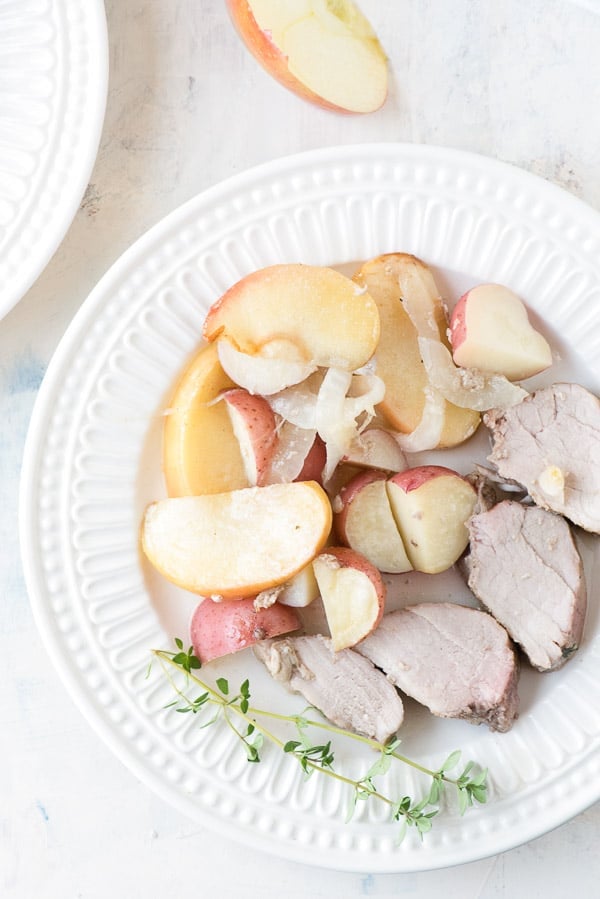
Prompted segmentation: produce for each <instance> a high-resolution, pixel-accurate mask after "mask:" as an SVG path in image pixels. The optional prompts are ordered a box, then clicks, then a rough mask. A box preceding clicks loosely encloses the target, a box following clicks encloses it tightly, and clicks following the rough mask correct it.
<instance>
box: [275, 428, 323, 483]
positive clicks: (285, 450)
mask: <svg viewBox="0 0 600 899" xmlns="http://www.w3.org/2000/svg"><path fill="white" fill-rule="evenodd" d="M316 435H317V432H316V429H313V430H309V429H307V428H297V427H296V426H295V425H294V424H292V423H291V422H289V421H284V422H283V423H282V426H281V428H280V429H279V442H278V444H277V450H276V451H275V455H274V456H273V459H272V460H271V466H270V468H269V473H268V475H267V479H266V483H267V484H289V483H291V482H292V481H295V480H296V478H297V477H298V475H299V474H300V472H301V471H302V467H303V465H304V462H305V461H306V457H307V456H308V454H309V452H310V450H311V447H312V445H313V443H314V442H315V437H316Z"/></svg>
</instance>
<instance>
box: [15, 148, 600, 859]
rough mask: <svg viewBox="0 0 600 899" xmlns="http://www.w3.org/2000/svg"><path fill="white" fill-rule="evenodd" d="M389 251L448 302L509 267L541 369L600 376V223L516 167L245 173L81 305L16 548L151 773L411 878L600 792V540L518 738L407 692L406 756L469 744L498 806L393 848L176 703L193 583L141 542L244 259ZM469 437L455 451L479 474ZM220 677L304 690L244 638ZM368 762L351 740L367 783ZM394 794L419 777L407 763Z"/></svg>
mask: <svg viewBox="0 0 600 899" xmlns="http://www.w3.org/2000/svg"><path fill="white" fill-rule="evenodd" d="M394 250H403V251H407V252H411V253H414V254H416V255H418V256H420V257H422V258H423V259H425V260H426V261H427V262H428V263H429V264H431V265H432V266H433V267H434V268H435V270H436V273H437V274H438V276H439V278H440V283H441V285H442V286H443V288H444V291H445V292H446V293H447V295H448V296H449V297H453V298H457V296H458V293H459V291H460V290H462V289H463V288H465V287H467V286H468V285H469V284H473V283H476V282H479V281H499V282H502V283H504V284H506V285H508V286H510V287H512V288H513V289H514V290H516V291H517V293H519V294H520V295H521V296H522V297H523V298H524V299H525V300H526V302H527V303H528V305H529V306H530V308H531V309H532V310H533V314H534V316H535V319H536V322H537V323H538V324H539V325H540V327H541V328H542V329H543V330H544V332H545V333H546V335H547V337H548V338H549V340H550V341H551V343H552V344H553V346H554V348H555V349H556V351H557V352H558V354H559V355H560V357H561V361H560V362H557V365H556V367H555V370H554V371H553V372H552V374H551V375H549V377H548V378H547V379H546V380H548V381H549V380H551V379H552V380H556V379H558V378H568V379H572V380H578V381H580V382H582V383H584V384H586V385H587V386H588V387H591V388H592V389H595V390H598V388H599V386H600V371H599V368H598V359H600V317H599V311H600V219H599V217H598V216H597V215H596V214H595V213H593V212H592V211H591V210H590V209H588V208H587V207H585V206H584V205H583V204H582V203H580V202H578V201H576V200H575V199H573V198H572V197H570V196H569V195H567V194H566V193H564V192H562V191H560V190H559V189H557V188H554V187H552V186H551V185H549V184H547V183H546V182H543V181H541V180H539V179H536V178H534V177H532V176H529V175H527V174H525V173H523V172H521V171H519V170H516V169H513V168H511V167H508V166H506V165H503V164H499V163H496V162H493V161H490V160H487V159H484V158H480V157H476V156H471V155H468V154H464V153H460V152H454V151H447V150H442V149H436V148H424V147H419V146H405V145H393V144H385V145H367V146H355V147H352V146H349V147H343V148H330V149H327V150H323V151H318V152H313V153H309V154H304V155H301V156H297V157H292V158H288V159H284V160H281V161H277V162H274V163H272V164H270V165H267V166H263V167H261V168H258V169H254V170H252V171H250V172H248V173H246V174H243V175H241V176H238V177H236V178H234V179H232V180H230V181H228V182H226V183H224V184H222V185H220V186H218V187H216V188H214V189H212V190H210V191H208V192H206V193H205V194H203V195H201V196H199V197H197V198H196V199H194V200H193V201H191V202H190V203H188V204H187V205H185V206H183V207H182V208H181V209H179V210H177V211H176V212H175V213H173V214H172V215H170V216H169V217H168V218H166V219H165V220H164V221H162V222H161V223H160V224H159V225H157V226H156V227H155V228H154V229H153V230H152V231H150V232H149V233H148V234H147V235H145V236H144V237H143V238H142V239H141V240H140V241H138V242H137V243H136V244H135V245H134V246H133V247H132V248H131V249H130V250H129V251H128V252H127V253H126V254H125V255H124V256H123V257H122V258H121V259H120V260H119V261H118V262H117V263H116V264H115V265H114V266H113V268H112V269H111V270H110V271H109V272H108V273H107V275H106V276H105V277H104V278H103V279H102V281H101V282H100V284H99V285H98V286H97V288H96V289H95V290H94V291H93V293H92V294H91V296H90V297H89V298H88V300H87V301H86V302H85V304H84V305H83V307H82V308H81V310H80V312H79V313H78V315H77V316H76V318H75V320H74V321H73V323H72V325H71V327H70V328H69V330H68V332H67V334H66V336H65V338H64V339H63V341H62V343H61V345H60V347H59V349H58V351H57V353H56V355H55V358H54V359H53V361H52V363H51V365H50V367H49V370H48V373H47V375H46V378H45V380H44V383H43V385H42V389H41V391H40V395H39V399H38V402H37V405H36V408H35V412H34V415H33V419H32V423H31V429H30V433H29V437H28V441H27V447H26V453H25V459H24V465H23V476H22V493H21V542H22V553H23V561H24V568H25V573H26V578H27V584H28V588H29V592H30V596H31V602H32V606H33V609H34V612H35V615H36V619H37V622H38V625H39V627H40V630H41V633H42V634H43V637H44V639H45V642H46V644H47V646H48V649H49V651H50V652H51V654H52V656H53V658H54V661H55V662H56V664H57V666H58V668H59V670H60V672H61V674H62V676H63V678H64V680H65V683H66V684H67V686H68V688H69V690H70V691H71V692H72V694H73V695H74V697H75V698H76V700H77V701H78V702H79V705H80V706H81V708H82V710H83V712H84V714H85V715H86V716H87V717H88V718H89V719H90V720H91V722H92V723H93V724H94V725H95V727H96V728H97V730H98V732H99V733H100V734H101V735H102V737H103V738H104V739H105V740H106V741H107V742H108V743H109V745H110V746H111V747H112V748H113V749H114V751H115V752H116V753H117V754H118V755H119V756H120V757H121V758H122V759H123V760H124V761H125V762H126V764H128V765H129V766H130V767H131V769H132V770H133V771H134V772H135V774H136V775H137V776H139V777H140V778H142V779H143V780H144V781H145V782H146V783H148V784H149V785H150V786H151V787H152V788H154V789H155V790H157V791H158V792H159V793H160V794H161V795H162V796H163V797H164V798H165V799H166V800H167V801H168V802H170V803H172V804H173V805H174V806H176V807H177V808H178V809H180V810H181V811H182V812H184V813H186V814H187V815H190V816H192V817H193V818H195V819H196V820H198V821H201V822H203V823H204V824H206V825H207V826H209V827H211V828H213V829H214V830H217V831H220V832H221V833H223V834H224V835H226V836H229V837H235V838H237V839H240V840H243V841H245V842H246V843H249V844H251V845H253V846H256V847H258V848H261V849H265V850H268V851H271V852H275V853H277V854H279V855H281V856H285V857H288V858H291V859H295V860H297V861H303V862H307V863H311V864H318V865H323V866H329V867H334V868H338V869H347V870H371V871H412V870H422V869H428V868H435V867H442V866H445V865H449V864H457V863H461V862H467V861H472V860H474V859H478V858H482V857H483V856H486V855H490V854H493V853H497V852H500V851H503V850H506V849H508V848H510V847H512V846H515V845H517V844H518V843H521V842H524V841H526V840H528V839H531V838H533V837H535V836H538V835H539V834H541V833H543V832H544V831H546V830H548V829H550V828H552V827H554V826H556V825H558V824H560V823H561V822H563V821H565V820H566V819H567V818H569V817H570V816H572V815H574V814H575V813H577V812H579V811H580V810H582V809H583V808H585V807H586V806H587V805H588V804H590V803H591V802H593V801H594V800H596V799H597V798H599V797H600V628H599V626H598V610H597V603H596V596H597V591H598V583H599V575H598V570H597V565H598V552H597V545H596V541H595V540H594V539H592V538H586V539H584V540H583V544H582V545H583V552H584V554H585V562H586V569H587V576H588V580H589V587H590V610H589V615H588V621H587V624H586V632H585V641H584V645H583V646H582V647H581V649H580V651H579V653H578V654H577V656H575V657H574V658H573V659H572V660H571V661H570V662H569V664H568V665H567V666H566V667H565V668H564V669H563V670H561V671H559V672H556V673H554V674H549V675H545V676H542V675H537V674H534V673H533V672H530V671H524V672H523V676H522V680H521V689H520V693H521V717H520V719H519V720H518V722H517V723H516V725H515V727H514V728H513V730H512V731H511V732H510V733H508V734H502V735H499V734H492V733H490V732H488V731H487V730H485V729H484V728H475V727H473V726H471V725H469V724H468V723H465V722H460V721H441V720H437V719H434V718H433V717H432V716H429V715H428V714H426V713H425V712H424V711H422V710H419V709H417V708H416V706H415V705H411V706H410V708H409V714H408V716H407V719H408V720H407V723H406V726H405V727H404V728H403V731H402V734H401V736H402V740H403V743H402V750H403V752H405V753H406V754H407V755H409V756H413V757H415V758H418V759H419V760H420V761H422V762H423V763H424V764H426V765H428V766H430V767H433V768H435V767H437V766H438V765H439V764H440V763H441V762H442V761H443V759H444V758H445V756H446V755H447V754H448V753H449V752H450V751H451V750H453V749H457V748H458V749H461V750H462V751H463V753H464V756H465V757H466V758H473V759H474V760H476V761H477V762H479V763H480V764H481V765H484V766H488V767H489V769H490V783H491V790H490V800H489V803H488V804H487V805H485V806H483V807H479V808H477V809H475V810H472V811H469V812H468V813H467V814H466V815H465V816H464V817H462V818H461V817H460V816H458V815H457V814H456V812H455V811H453V810H452V808H451V807H449V808H448V809H447V810H446V811H445V812H444V813H443V814H441V815H440V817H439V818H438V819H437V820H436V822H435V826H434V829H433V831H432V832H431V833H430V834H428V835H427V836H426V838H425V839H424V840H423V841H422V842H421V841H420V840H419V839H418V837H417V836H416V835H415V833H414V832H409V834H408V837H407V838H406V840H405V841H404V842H403V843H402V844H401V845H398V844H397V826H396V825H393V824H390V823H389V821H388V820H387V817H386V814H387V813H386V810H385V809H384V808H382V807H381V808H380V807H378V806H377V805H376V804H375V803H373V804H366V803H363V804H361V806H360V809H359V813H358V814H357V815H356V816H355V818H354V819H353V820H352V821H350V822H349V823H345V817H346V809H347V804H348V799H349V797H348V794H347V792H346V791H345V789H344V788H343V787H342V786H341V785H340V784H337V783H334V782H330V781H327V780H326V779H323V778H319V777H316V776H313V777H312V778H311V779H310V780H309V781H307V782H305V781H304V780H303V776H302V774H301V772H300V770H299V767H298V765H297V763H296V762H295V761H294V760H293V759H291V758H290V757H288V756H285V757H282V756H280V755H278V754H277V752H276V750H265V752H264V760H263V761H262V763H261V764H259V765H249V764H248V763H247V762H246V760H245V756H244V754H243V752H242V751H241V749H240V747H239V746H238V745H237V743H236V741H235V739H234V738H233V737H232V735H231V732H230V731H229V730H228V729H227V728H226V727H222V728H221V727H213V728H210V729H209V730H200V729H199V728H198V727H197V726H196V721H195V719H194V717H193V716H188V715H178V714H177V713H175V712H174V711H173V710H172V709H171V710H165V708H164V706H165V704H166V703H168V702H169V701H170V699H171V698H172V696H171V691H170V688H169V686H168V684H166V683H165V681H164V679H163V678H161V677H160V675H159V674H158V672H157V671H155V673H154V674H153V675H152V676H151V677H150V678H149V679H148V678H147V677H146V673H147V668H148V662H149V658H150V655H149V653H150V648H151V647H156V646H163V647H164V646H167V645H168V636H167V635H168V633H171V634H180V635H181V636H182V637H183V638H184V639H185V638H186V634H185V630H186V626H187V621H188V616H189V613H190V611H191V609H192V608H193V605H194V598H193V597H191V596H189V595H186V594H183V593H182V592H181V591H177V590H176V589H175V588H173V587H171V586H169V585H167V584H166V583H165V582H164V581H162V579H160V578H158V577H157V576H156V575H155V574H154V573H153V572H152V571H151V570H150V569H149V568H148V567H147V566H145V565H144V563H143V562H142V559H141V557H140V551H139V545H138V535H139V525H140V520H141V517H142V514H143V510H144V508H145V505H146V504H147V503H148V502H149V501H151V500H153V499H156V498H157V497H159V496H161V495H163V494H164V487H163V484H162V479H161V472H160V435H161V428H162V415H161V412H162V410H163V409H164V407H165V405H166V403H167V401H168V397H169V393H170V391H171V389H172V385H173V381H174V379H175V377H176V376H177V374H178V372H179V371H180V370H181V368H182V366H183V364H184V363H185V361H186V360H187V358H188V357H189V355H190V354H191V353H192V352H193V351H194V349H195V348H196V347H197V345H198V342H199V337H200V333H201V325H202V321H203V319H204V316H205V313H206V310H207V308H208V307H209V305H210V304H211V303H212V302H213V301H214V300H215V299H216V298H217V297H218V296H219V295H220V294H221V293H222V292H223V291H224V290H225V289H226V288H227V287H228V286H230V285H231V284H232V283H233V282H234V281H236V280H238V279H239V278H240V277H242V276H243V275H245V274H246V273H248V272H249V271H251V270H254V269H256V268H259V267H261V266H266V265H269V264H272V263H277V262H292V261H301V262H306V263H313V264H324V265H336V266H341V267H345V266H350V264H352V263H355V262H357V261H359V260H363V259H366V258H368V257H370V256H373V255H376V254H379V253H383V252H387V251H394ZM477 452H479V453H481V452H482V448H481V447H480V446H478V444H477V443H475V444H471V443H469V444H468V445H467V447H465V448H464V449H463V450H461V451H460V452H459V453H458V454H457V456H456V460H457V461H456V464H457V465H460V466H461V467H462V469H463V470H465V471H468V470H469V469H470V467H471V465H472V463H473V461H474V456H475V454H476V453H477ZM410 589H411V595H412V597H413V598H414V599H416V600H423V599H435V598H440V599H442V598H443V599H447V598H449V597H454V598H457V599H460V598H461V596H464V587H462V585H461V583H460V581H459V579H458V578H456V577H454V576H453V575H452V574H450V575H448V576H447V577H445V578H435V579H432V578H424V577H421V578H415V579H414V580H412V581H411V587H410ZM215 668H216V671H217V673H219V674H223V675H225V676H227V677H229V678H230V679H231V680H232V682H238V681H240V680H242V679H243V678H244V677H246V676H249V677H250V679H251V682H252V689H253V700H254V702H255V703H256V704H257V705H259V706H262V707H271V708H274V709H278V710H287V711H289V710H295V711H300V709H301V708H302V706H303V703H302V701H301V700H300V699H298V698H297V697H291V696H290V695H289V694H287V693H286V692H285V691H284V690H283V688H281V687H280V686H279V685H277V684H275V683H273V682H272V681H270V679H269V678H268V676H267V675H266V673H265V672H264V671H263V670H262V669H261V667H260V665H259V664H258V663H257V662H256V660H254V658H253V657H252V655H251V654H250V653H242V654H240V655H239V656H234V657H231V658H230V659H227V660H223V661H222V662H220V663H218V664H217V665H216V666H215ZM371 761H372V759H371V757H370V755H369V754H368V753H367V755H365V753H364V752H361V751H360V750H358V751H356V750H354V749H349V748H348V747H342V748H341V749H340V750H339V755H338V764H339V765H341V766H342V767H345V770H346V771H348V772H349V773H351V774H352V775H354V776H361V775H362V774H364V773H365V770H366V768H368V766H369V764H370V763H371ZM385 785H386V789H388V790H391V791H394V793H395V794H396V795H398V794H400V795H403V794H404V793H418V792H419V790H420V789H421V788H422V782H421V781H420V780H419V779H418V778H417V777H416V776H413V775H412V774H411V772H410V771H408V770H407V771H404V770H398V771H397V772H396V773H395V774H393V775H389V776H388V777H387V779H386V784H385Z"/></svg>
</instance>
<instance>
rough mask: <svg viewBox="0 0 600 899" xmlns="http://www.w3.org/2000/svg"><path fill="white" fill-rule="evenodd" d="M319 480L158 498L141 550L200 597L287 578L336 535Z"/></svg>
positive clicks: (251, 591)
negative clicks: (333, 531) (332, 528)
mask: <svg viewBox="0 0 600 899" xmlns="http://www.w3.org/2000/svg"><path fill="white" fill-rule="evenodd" d="M331 518H332V513H331V506H330V503H329V499H328V497H327V494H326V493H325V491H324V490H323V488H322V487H320V486H319V485H318V484H316V483H315V482H314V481H302V482H300V483H296V484H272V485H269V486H267V487H248V488H246V489H242V490H234V491H230V492H228V493H216V494H207V495H205V496H185V497H176V498H171V499H165V500H159V501H158V502H155V503H152V504H151V505H150V506H149V507H148V508H147V510H146V514H145V517H144V521H143V525H142V548H143V550H144V552H145V554H146V556H147V557H148V559H149V560H150V562H151V563H152V564H153V565H154V567H155V568H156V569H157V570H158V571H160V572H161V574H163V575H164V576H165V577H166V578H167V580H170V581H172V582H173V583H175V584H177V585H178V586H180V587H183V588H184V589H185V590H190V591H191V592H192V593H199V594H201V595H203V596H223V597H225V598H229V597H240V596H250V595H255V594H257V593H260V592H261V591H262V590H266V589H267V588H269V587H275V586H277V585H278V584H283V583H285V582H286V581H289V580H290V578H292V577H293V576H294V575H295V574H296V573H297V572H298V571H300V570H301V569H302V568H304V567H305V566H306V565H308V563H309V562H310V561H311V560H312V559H313V558H314V556H315V555H316V554H317V553H318V552H319V551H320V550H321V549H322V547H323V546H324V545H325V542H326V540H327V538H328V536H329V532H330V530H331Z"/></svg>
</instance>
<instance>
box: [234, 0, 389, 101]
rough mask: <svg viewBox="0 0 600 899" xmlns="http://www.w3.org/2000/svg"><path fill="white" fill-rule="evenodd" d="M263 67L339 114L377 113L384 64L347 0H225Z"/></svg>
mask: <svg viewBox="0 0 600 899" xmlns="http://www.w3.org/2000/svg"><path fill="white" fill-rule="evenodd" d="M227 6H228V9H229V12H230V15H231V18H232V20H233V23H234V25H235V26H236V28H237V31H238V33H239V35H240V37H241V38H242V40H243V41H244V43H245V44H246V46H247V48H248V49H249V50H250V52H251V53H252V54H253V55H254V57H255V58H256V59H257V60H258V62H259V63H260V64H261V65H262V66H263V68H264V69H265V70H266V71H267V72H268V73H269V74H270V75H272V76H273V77H274V78H276V79H277V80H278V81H279V82H280V83H281V84H283V85H284V87H287V88H288V89H289V90H291V91H293V92H294V93H295V94H297V95H298V96H300V97H302V98H303V99H305V100H310V101H311V102H313V103H316V104H317V105H319V106H322V107H325V108H327V109H334V110H336V111H339V112H351V113H367V112H373V111H374V110H376V109H379V107H380V106H382V105H383V103H384V101H385V98H386V94H387V60H386V56H385V53H384V51H383V49H382V47H381V45H380V43H379V41H378V40H377V36H376V35H375V32H374V31H373V29H372V28H371V26H370V25H369V23H368V21H367V20H366V19H365V17H364V16H363V15H362V14H361V13H360V11H359V10H358V8H357V7H356V5H355V4H354V3H353V2H352V0H335V2H333V0H227Z"/></svg>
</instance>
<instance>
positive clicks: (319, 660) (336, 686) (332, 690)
mask: <svg viewBox="0 0 600 899" xmlns="http://www.w3.org/2000/svg"><path fill="white" fill-rule="evenodd" d="M254 653H255V655H256V656H257V657H258V658H259V659H260V660H261V662H263V663H264V664H265V666H266V668H267V669H268V671H269V673H270V674H271V675H272V676H273V677H274V678H275V680H277V681H279V682H280V683H283V684H285V685H286V687H288V689H290V690H292V691H293V692H295V693H300V694H302V696H303V697H304V698H305V699H306V701H307V702H309V703H310V704H311V705H313V706H315V708H317V709H320V711H321V712H322V713H323V714H324V715H325V716H326V717H327V718H328V719H329V720H330V721H331V722H333V724H335V725H336V726H337V727H343V728H345V729H347V730H352V731H354V732H355V733H359V734H364V735H365V736H366V737H371V738H372V739H375V740H378V741H379V742H380V743H384V742H385V741H386V740H387V739H388V737H390V736H392V735H393V734H395V733H396V731H397V730H398V729H399V727H400V725H401V724H402V720H403V718H404V709H403V705H402V700H401V699H400V696H399V695H398V693H397V691H396V689H395V688H394V687H393V686H392V684H391V683H390V682H389V680H388V679H387V678H386V676H385V675H384V674H382V672H381V671H378V670H377V668H375V666H374V665H373V664H372V663H371V662H370V661H369V660H368V659H366V658H365V657H363V656H362V655H359V653H357V652H354V651H353V650H352V649H342V650H339V651H337V652H336V651H335V650H334V649H333V647H332V645H331V641H330V640H328V639H327V638H326V637H323V636H321V635H313V636H300V637H284V638H283V639H279V640H267V641H265V642H263V643H258V644H257V645H256V646H255V647H254Z"/></svg>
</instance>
